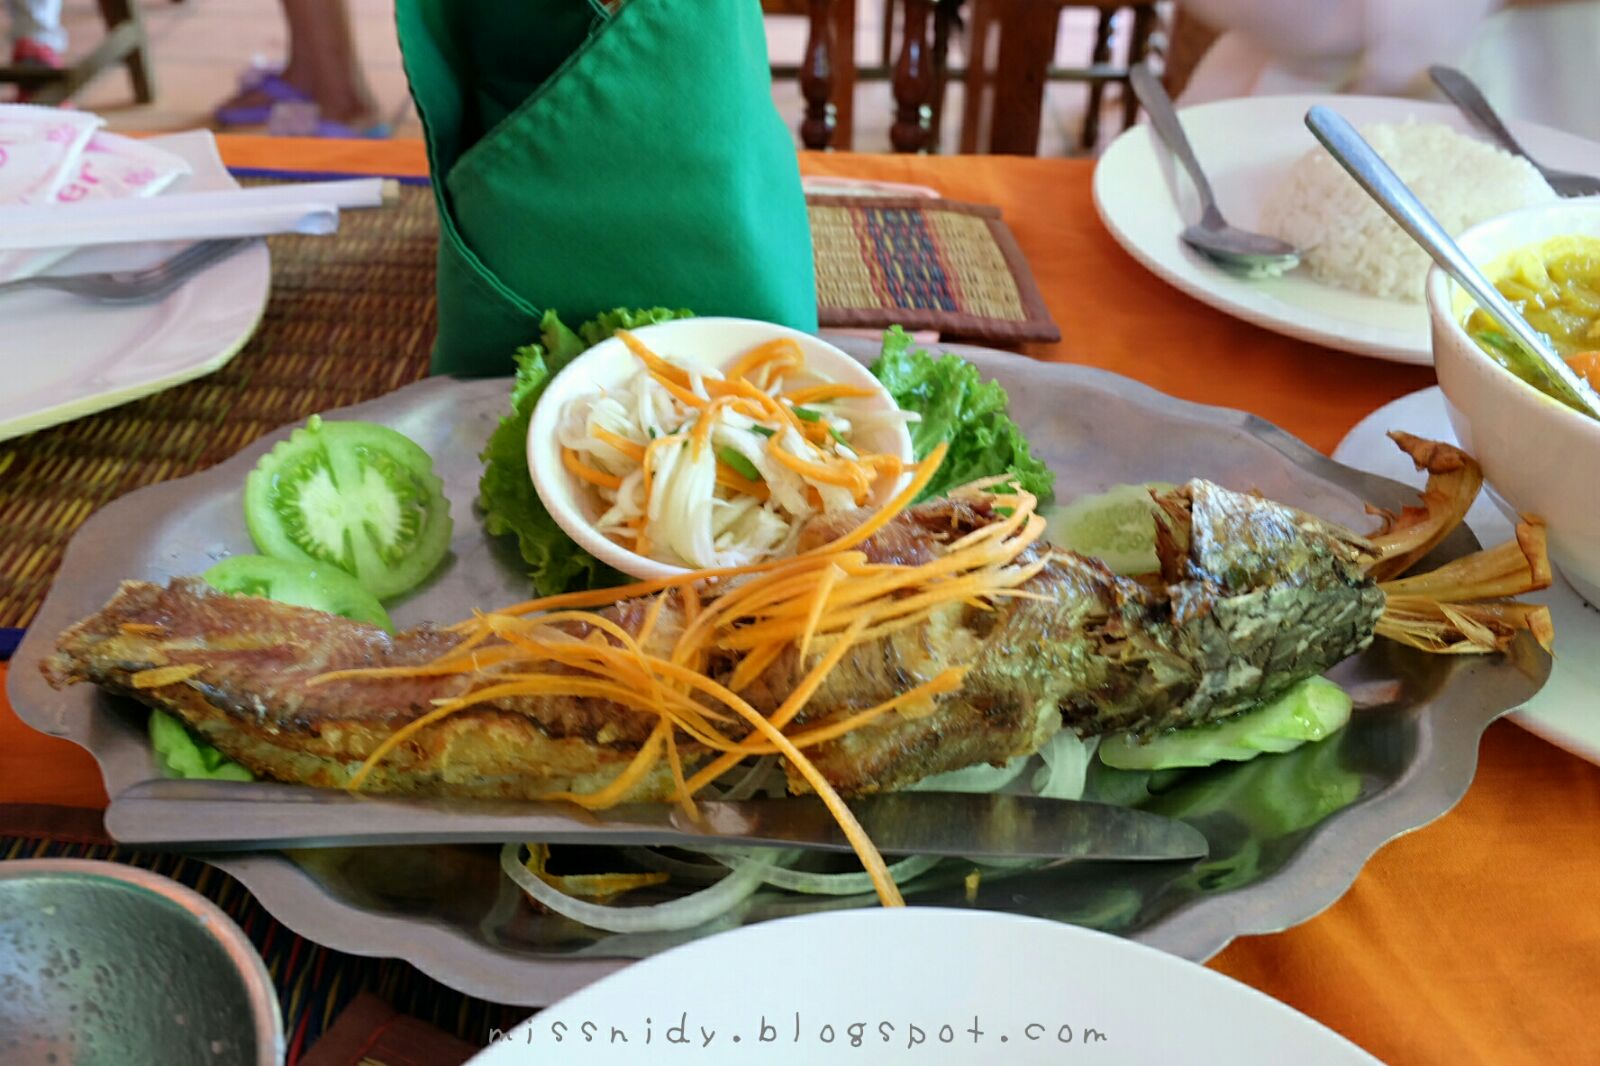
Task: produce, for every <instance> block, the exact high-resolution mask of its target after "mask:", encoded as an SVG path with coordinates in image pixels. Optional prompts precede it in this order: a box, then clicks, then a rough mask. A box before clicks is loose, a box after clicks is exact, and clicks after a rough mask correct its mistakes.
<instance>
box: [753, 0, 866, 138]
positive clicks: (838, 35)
mask: <svg viewBox="0 0 1600 1066" xmlns="http://www.w3.org/2000/svg"><path fill="white" fill-rule="evenodd" d="M761 9H762V11H764V12H766V13H767V14H769V15H800V16H804V17H805V18H806V19H807V20H808V22H809V28H808V31H807V34H808V35H807V38H806V49H805V55H804V58H803V59H802V60H801V61H800V65H799V66H798V67H792V66H784V65H780V66H774V67H773V68H772V76H773V77H774V78H785V77H787V78H794V77H798V78H799V80H800V94H801V95H802V96H804V97H805V101H806V110H805V117H804V118H803V119H802V120H801V122H800V143H802V144H804V145H805V146H806V147H807V148H813V149H824V148H846V149H848V148H849V147H850V145H851V139H852V137H853V135H854V125H855V93H856V55H855V47H856V0H761Z"/></svg>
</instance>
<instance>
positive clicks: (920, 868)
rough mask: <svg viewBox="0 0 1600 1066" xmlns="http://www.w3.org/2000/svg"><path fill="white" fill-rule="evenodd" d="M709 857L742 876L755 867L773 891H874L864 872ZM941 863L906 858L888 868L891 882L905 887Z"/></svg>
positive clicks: (819, 893)
mask: <svg viewBox="0 0 1600 1066" xmlns="http://www.w3.org/2000/svg"><path fill="white" fill-rule="evenodd" d="M706 854H707V855H710V856H711V857H712V858H713V859H716V860H717V861H718V862H721V863H725V864H727V865H728V866H729V867H731V868H733V869H734V870H736V871H741V872H742V871H744V870H746V869H748V868H752V867H753V868H754V869H756V870H757V871H759V872H760V874H761V879H762V880H763V881H765V882H766V883H767V884H769V885H771V886H772V887H773V888H782V889H786V890H787V891H790V892H800V893H803V894H805V895H808V896H859V895H862V894H863V893H867V892H871V891H872V890H873V888H874V887H875V886H874V885H873V883H872V875H871V874H869V873H867V872H866V871H865V870H856V871H853V872H851V873H842V874H823V873H813V872H811V871H808V870H795V869H791V868H789V867H787V866H780V865H778V864H777V863H772V862H763V861H762V860H760V859H750V858H748V857H745V856H736V855H720V854H717V853H716V852H706ZM939 861H940V856H938V855H907V856H906V857H905V858H903V859H901V860H899V861H898V862H892V863H890V864H889V867H888V870H889V878H890V880H892V881H893V882H894V883H895V884H897V885H898V884H902V883H904V882H906V881H909V880H911V879H912V878H913V877H918V876H921V875H922V874H925V873H927V872H928V871H929V870H931V869H932V868H933V867H935V866H937V865H938V864H939Z"/></svg>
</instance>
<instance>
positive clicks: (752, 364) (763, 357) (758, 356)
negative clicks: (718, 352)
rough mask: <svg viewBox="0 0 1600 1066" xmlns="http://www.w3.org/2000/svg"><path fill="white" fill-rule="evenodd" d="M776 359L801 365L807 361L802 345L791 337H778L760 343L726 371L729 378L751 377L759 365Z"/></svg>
mask: <svg viewBox="0 0 1600 1066" xmlns="http://www.w3.org/2000/svg"><path fill="white" fill-rule="evenodd" d="M776 360H784V361H786V362H788V363H789V364H791V365H793V366H800V365H801V364H802V363H804V361H805V353H804V352H802V351H801V350H800V345H799V343H798V342H796V341H795V340H794V339H793V338H791V337H777V338H774V339H773V340H770V341H767V342H766V343H764V344H758V345H756V346H755V347H754V348H752V349H750V350H749V351H748V352H746V353H745V354H744V355H743V356H741V357H740V358H739V359H737V360H736V361H735V362H734V364H733V365H732V366H730V367H728V369H727V370H726V371H725V373H726V375H727V377H728V378H730V379H732V378H744V377H749V376H750V372H751V371H753V370H755V369H756V368H757V367H759V366H762V365H764V364H767V363H771V362H774V361H776Z"/></svg>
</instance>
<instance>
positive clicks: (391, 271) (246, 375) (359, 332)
mask: <svg viewBox="0 0 1600 1066" xmlns="http://www.w3.org/2000/svg"><path fill="white" fill-rule="evenodd" d="M436 236H437V228H436V223H435V221H434V216H433V206H432V197H431V194H430V193H429V191H428V190H427V189H425V188H414V187H406V188H402V190H401V203H400V205H399V207H398V208H394V209H389V210H377V211H347V212H345V214H344V217H343V219H342V220H341V223H340V228H339V235H338V237H337V238H335V239H331V240H330V239H327V238H319V237H298V236H285V237H274V238H272V239H271V241H270V244H271V246H272V298H271V300H270V301H269V302H268V304H267V310H266V314H265V316H264V317H263V318H262V321H261V328H260V329H259V330H257V331H256V334H255V336H254V337H252V338H251V340H250V342H249V343H248V344H247V345H245V347H244V350H243V351H241V352H240V353H239V354H238V355H237V356H235V357H234V359H233V361H232V362H230V363H229V364H228V365H227V366H225V367H223V368H222V369H221V370H218V371H216V372H215V373H213V374H209V375H207V376H206V377H203V378H199V379H197V380H195V381H193V382H190V383H189V384H187V385H181V386H179V387H177V388H174V389H169V390H168V391H166V392H160V393H156V394H155V395H153V396H149V397H146V398H145V399H143V400H139V401H137V402H135V403H131V404H127V405H125V406H123V407H116V408H112V409H111V410H109V411H103V412H101V413H100V414H97V415H93V416H90V417H88V418H82V419H79V420H77V421H75V422H68V423H65V424H63V425H60V426H55V427H53V428H51V429H46V430H41V431H39V432H38V433H32V434H29V435H28V436H25V437H19V438H17V439H15V440H10V441H6V442H4V443H0V626H25V625H27V624H28V620H29V619H30V618H32V616H33V613H34V611H35V610H37V609H38V606H39V603H40V602H41V601H42V600H43V598H44V594H45V591H46V590H47V589H48V588H49V586H50V582H51V580H52V579H53V578H54V576H55V572H56V568H57V567H58V566H59V565H60V562H61V553H62V551H63V550H64V549H65V547H66V544H67V541H68V540H69V539H70V538H71V536H72V534H73V533H74V532H76V531H77V528H78V527H79V526H80V525H82V524H83V521H84V520H85V519H86V518H88V517H89V515H90V514H92V513H94V511H96V510H97V509H99V508H100V507H103V506H104V505H105V504H107V503H109V502H111V501H112V500H114V499H116V498H117V497H118V496H121V495H122V494H124V493H126V492H131V491H133V490H134V489H137V488H140V487H142V486H144V485H151V484H154V483H156V482H158V481H167V480H170V479H172V478H176V477H182V476H184V475H185V474H192V473H194V472H195V471H197V470H203V469H204V468H206V467H208V466H211V465H213V464H215V463H218V462H221V461H222V460H223V459H226V458H228V457H229V456H230V455H233V454H234V453H235V452H237V451H238V450H239V449H240V448H243V447H244V446H245V445H246V444H248V443H250V442H251V441H252V440H255V439H256V438H257V437H259V436H261V435H262V434H263V433H266V432H268V431H270V430H273V429H276V428H277V427H279V426H281V425H283V424H285V423H287V422H294V421H298V420H301V419H304V418H305V417H307V416H308V415H310V414H312V413H314V412H316V411H324V410H327V409H328V408H330V407H342V406H345V405H347V404H352V403H358V402H360V401H362V400H367V399H371V398H373V397H375V396H381V395H383V394H384V393H386V392H392V391H393V390H395V389H397V388H399V387H400V386H402V385H405V384H409V383H410V382H412V381H415V380H417V379H418V378H420V377H422V376H423V375H424V374H426V373H427V370H428V352H429V349H430V347H431V346H432V344H433V334H434V301H433V257H434V247H435V238H436Z"/></svg>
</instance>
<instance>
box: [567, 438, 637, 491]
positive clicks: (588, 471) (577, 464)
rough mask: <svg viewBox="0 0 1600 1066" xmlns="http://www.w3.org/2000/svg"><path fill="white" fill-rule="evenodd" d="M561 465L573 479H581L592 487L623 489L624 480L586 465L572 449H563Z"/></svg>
mask: <svg viewBox="0 0 1600 1066" xmlns="http://www.w3.org/2000/svg"><path fill="white" fill-rule="evenodd" d="M561 465H562V466H564V467H566V468H567V471H568V472H569V473H571V474H572V476H573V477H576V478H581V479H582V480H584V481H587V482H588V483H589V484H591V485H598V486H599V487H600V488H603V489H620V488H621V487H622V479H621V478H620V477H617V476H616V475H615V474H608V473H606V472H605V471H603V470H596V469H595V468H594V467H592V466H588V465H586V464H585V463H584V461H583V460H582V459H579V458H578V453H577V452H575V451H573V450H572V449H571V448H562V449H561Z"/></svg>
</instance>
